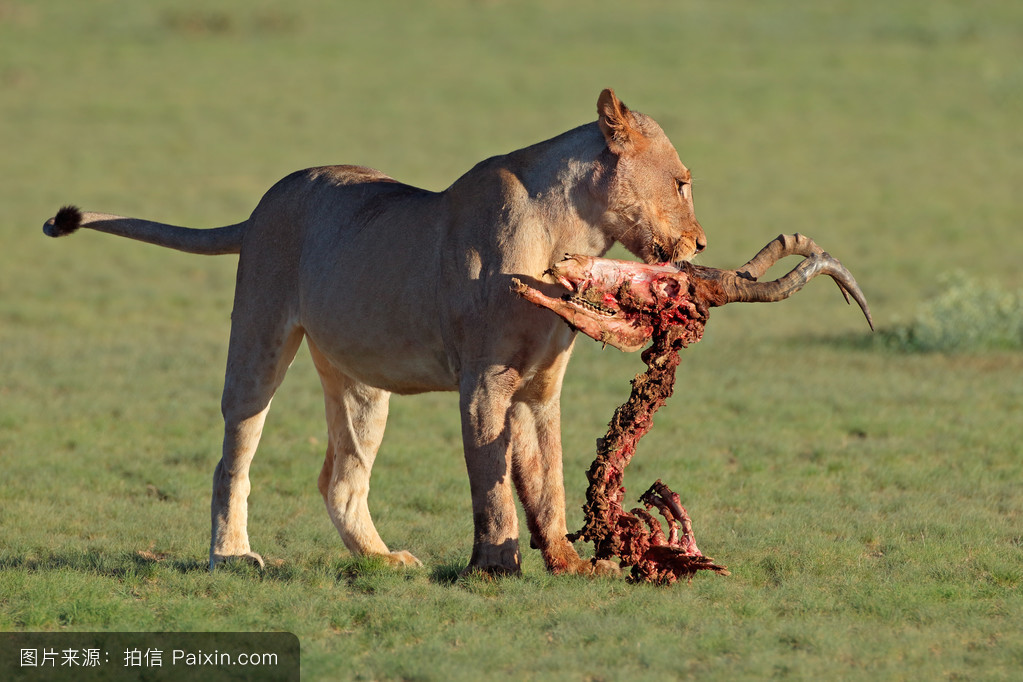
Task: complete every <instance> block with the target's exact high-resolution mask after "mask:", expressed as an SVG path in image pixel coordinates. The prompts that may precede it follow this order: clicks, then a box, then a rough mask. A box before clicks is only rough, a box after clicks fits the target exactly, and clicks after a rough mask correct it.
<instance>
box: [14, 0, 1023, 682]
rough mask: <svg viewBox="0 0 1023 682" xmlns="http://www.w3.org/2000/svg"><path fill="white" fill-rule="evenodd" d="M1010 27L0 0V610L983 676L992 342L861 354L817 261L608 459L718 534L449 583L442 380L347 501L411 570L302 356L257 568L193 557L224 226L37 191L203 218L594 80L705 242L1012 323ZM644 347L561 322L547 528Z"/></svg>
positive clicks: (688, 12)
mask: <svg viewBox="0 0 1023 682" xmlns="http://www.w3.org/2000/svg"><path fill="white" fill-rule="evenodd" d="M1021 27H1023V6H1020V4H1019V3H1017V2H1008V1H1005V2H988V3H982V4H981V5H980V6H978V7H974V6H967V5H965V4H962V3H957V2H952V1H951V0H947V1H946V0H938V1H927V2H924V1H923V0H921V1H916V2H902V3H890V2H876V1H873V0H871V1H868V2H855V3H854V2H846V1H844V0H843V1H842V2H834V3H810V2H778V3H770V4H765V3H757V2H752V1H744V2H731V3H720V2H719V3H713V2H704V1H700V0H686V1H684V2H674V3H661V2H652V1H641V2H636V3H630V4H629V5H628V7H625V6H623V5H622V4H621V3H610V2H604V1H603V0H600V1H598V2H590V3H571V2H560V1H559V2H548V3H539V2H536V3H532V2H531V3H510V2H469V1H467V0H466V1H461V0H445V1H444V2H441V3H428V4H423V5H421V6H420V5H408V4H406V3H396V2H389V1H383V0H382V1H378V2H376V3H373V4H372V5H369V4H367V5H365V6H359V7H354V6H352V5H350V4H348V3H332V2H293V3H288V4H287V5H281V4H279V3H271V2H246V3H242V2H230V1H227V0H219V1H217V2H212V3H210V2H198V1H197V0H184V1H182V0H176V1H175V2H170V1H161V2H150V3H133V2H126V1H114V0H110V1H109V2H104V3H82V2H71V1H66V2H58V1H56V0H54V1H52V2H47V3H34V2H28V1H27V0H0V92H2V95H0V149H2V150H3V153H2V154H0V178H2V179H3V182H2V183H0V206H3V208H4V219H3V220H2V221H0V471H2V472H3V475H2V477H0V630H26V631H34V630H46V631H52V630H62V629H67V630H78V631H90V630H126V631H135V630H167V631H203V630H225V631H230V630H289V631H292V632H294V633H296V634H297V635H298V636H299V638H300V640H301V643H302V652H303V673H304V675H303V677H304V679H312V680H320V679H323V680H327V679H344V678H361V679H438V680H443V679H478V678H479V677H480V676H481V674H483V673H482V672H481V671H493V675H490V676H498V675H500V674H501V673H507V676H508V677H510V678H512V679H521V678H526V679H529V678H532V679H568V680H575V679H578V680H584V679H591V680H597V679H606V680H614V679H665V678H668V679H671V678H676V677H685V676H692V677H696V676H702V677H705V678H709V679H751V680H759V679H764V678H767V677H781V678H786V677H788V678H795V679H834V678H841V679H995V680H997V679H1014V678H1015V677H1016V676H1018V672H1019V670H1020V669H1021V668H1023V635H1021V634H1020V629H1019V623H1020V622H1023V597H1021V596H1020V595H1021V588H1023V584H1021V583H1023V532H1021V531H1020V528H1021V519H1023V492H1021V491H1023V487H1021V485H1020V482H1021V480H1023V460H1021V458H1020V445H1019V444H1020V443H1023V423H1021V421H1020V419H1019V415H1020V413H1021V410H1023V381H1021V378H1023V355H1021V354H1020V352H1019V351H1018V345H1012V344H1007V343H1001V342H999V343H987V342H985V343H982V344H980V345H976V344H974V345H968V346H967V348H966V350H965V351H964V350H961V346H957V345H951V346H949V345H944V346H938V352H928V353H905V352H893V350H892V349H891V348H890V347H889V346H888V345H886V344H885V343H879V342H871V341H868V340H867V336H866V333H865V325H864V324H863V321H862V319H861V318H859V317H858V312H857V311H856V310H855V308H849V307H847V306H845V305H843V304H841V299H840V298H839V297H838V295H837V293H836V292H835V290H834V287H833V286H831V285H830V284H827V283H824V282H815V283H813V284H811V285H810V286H809V287H807V289H806V290H804V291H803V292H801V293H800V294H799V295H798V296H797V297H795V298H794V299H792V300H790V301H786V302H784V303H779V304H776V305H771V306H739V305H735V306H729V307H727V308H724V309H721V310H715V311H714V313H713V316H712V319H711V322H710V324H709V325H708V328H707V333H706V336H705V338H704V340H703V341H702V342H701V343H700V344H698V345H696V346H694V347H692V348H690V349H688V350H687V351H685V353H684V355H683V364H682V366H681V368H680V374H679V381H678V389H677V393H676V395H675V397H673V398H672V400H671V401H670V402H669V403H668V405H667V406H666V407H665V408H664V409H663V410H662V411H661V413H659V415H658V421H657V427H656V428H655V429H654V430H653V431H652V432H651V434H650V435H649V436H647V438H646V439H644V441H643V443H642V446H641V449H640V452H639V454H638V456H637V457H636V459H635V460H634V462H633V464H632V466H631V467H630V470H629V472H628V475H627V478H626V483H627V485H628V486H629V491H630V494H632V493H635V494H636V495H638V494H639V493H640V492H641V491H642V490H643V489H645V487H646V486H647V485H648V484H649V483H650V482H652V481H653V480H654V479H656V478H659V477H660V478H663V479H664V481H665V482H666V483H668V484H669V485H670V486H672V487H673V488H674V489H675V490H678V491H679V492H680V493H681V494H682V497H683V500H684V502H685V504H686V505H687V508H688V509H689V511H690V513H691V515H692V517H693V520H694V524H695V526H696V533H697V537H698V540H699V543H700V546H701V548H702V549H703V550H704V551H705V552H707V553H708V554H710V555H711V556H713V557H715V559H718V560H719V561H721V562H722V563H725V564H727V565H728V566H729V567H730V568H731V569H732V576H730V577H727V578H722V577H718V576H712V575H699V576H697V577H696V579H695V580H694V581H693V582H692V584H690V585H684V584H683V585H678V586H676V587H674V588H672V589H660V588H653V587H649V586H631V585H627V584H624V583H621V582H613V581H603V580H597V581H589V580H582V579H574V578H552V577H550V576H548V575H547V574H546V573H545V572H544V571H543V567H542V564H541V562H540V559H539V557H538V556H537V553H536V552H534V551H530V550H525V556H524V576H523V577H522V578H519V579H508V580H501V581H488V580H483V579H479V578H469V579H459V578H457V573H458V570H459V569H460V568H461V567H462V566H463V565H464V564H465V562H466V561H467V559H468V556H469V552H470V549H471V532H472V530H471V511H470V505H469V493H468V482H467V480H466V476H465V473H464V464H463V462H462V456H461V453H460V440H461V439H460V435H459V433H460V431H459V423H458V415H457V398H456V396H454V395H444V394H436V395H425V396H418V397H413V398H396V399H395V400H394V401H393V403H392V416H391V423H390V428H389V430H388V433H387V436H386V438H385V441H384V446H383V451H382V453H381V456H380V458H379V460H378V463H377V466H376V471H375V476H374V479H373V480H374V487H373V493H372V495H371V506H372V509H373V513H374V516H375V519H376V521H377V523H378V526H379V528H380V531H381V534H382V535H383V536H384V538H385V540H386V541H387V542H388V543H389V544H391V545H392V546H394V547H395V548H403V549H409V550H410V551H412V552H413V553H415V554H416V555H417V556H419V557H420V558H421V559H423V561H424V562H425V564H426V566H425V568H424V569H422V570H419V571H411V572H408V573H403V572H394V571H391V570H387V569H384V568H383V567H381V566H380V565H378V564H376V563H374V562H366V561H358V560H354V559H352V558H351V557H350V556H349V555H348V554H347V553H346V551H345V550H344V549H343V547H342V545H341V543H340V541H339V539H338V538H337V535H336V532H335V531H334V529H333V526H332V525H331V523H330V521H329V520H328V518H327V515H326V513H325V510H324V509H323V503H322V501H321V500H320V497H319V494H318V492H317V491H316V487H315V479H316V475H317V473H318V469H319V466H320V463H321V461H322V451H323V447H324V443H323V440H324V431H325V427H324V425H323V419H322V402H321V397H320V394H319V388H318V381H317V379H316V377H315V373H314V371H313V369H312V367H311V363H310V361H309V359H308V357H307V355H306V354H305V353H302V354H300V356H299V359H298V360H297V361H296V363H295V366H294V367H293V368H292V371H291V374H290V375H289V378H288V380H287V382H286V383H285V385H284V387H283V388H282V390H281V391H280V393H279V395H278V398H277V400H276V401H275V404H274V409H273V410H272V411H271V415H270V419H269V421H268V425H267V429H266V433H265V436H264V439H263V443H262V446H261V448H260V451H259V454H258V456H257V459H256V462H255V465H254V468H253V493H252V497H251V517H250V531H251V534H252V540H253V546H254V549H256V550H257V551H259V552H261V553H262V554H263V555H264V557H266V558H267V560H268V567H267V569H266V570H265V571H264V572H262V573H260V572H258V571H255V570H253V569H251V568H248V567H245V566H232V567H228V568H226V569H225V570H220V571H218V572H216V573H214V574H210V573H208V572H207V571H206V570H205V556H206V553H207V551H208V533H209V506H208V505H209V490H210V481H211V477H212V472H213V467H214V466H215V464H216V460H217V458H218V456H219V447H220V439H221V434H220V422H219V419H220V415H219V392H220V384H221V381H222V378H223V366H224V360H225V356H226V349H227V335H228V329H229V323H230V320H229V315H230V306H231V296H232V289H233V282H234V265H235V259H233V258H228V257H224V258H199V257H194V256H187V255H183V254H177V253H172V252H168V251H164V250H160V249H155V248H152V247H147V246H143V245H140V244H136V243H131V242H128V241H126V240H117V239H114V238H111V237H108V236H106V235H100V234H94V233H89V234H81V235H76V236H74V237H72V238H69V239H66V240H62V241H59V242H57V241H53V240H48V239H46V238H44V237H43V235H42V233H41V230H40V226H41V224H42V222H43V220H45V219H46V218H47V217H49V216H50V215H52V214H53V212H54V211H55V210H56V208H57V207H58V206H59V205H61V204H62V203H65V202H74V203H77V204H80V205H82V206H83V207H84V208H87V209H93V210H105V211H113V212H119V213H124V214H128V215H132V214H138V215H143V216H146V217H151V218H154V219H159V220H164V221H168V222H174V223H179V224H190V225H196V226H206V225H210V226H212V225H217V224H226V223H231V222H235V221H237V220H239V219H240V218H241V217H243V216H244V215H246V214H247V213H248V212H249V211H250V210H251V209H252V207H253V206H254V205H255V202H256V201H257V200H258V198H259V196H260V195H261V194H262V192H263V191H265V190H266V189H267V188H268V187H269V186H270V185H271V184H272V183H273V182H275V181H276V180H277V179H279V178H280V177H282V176H284V175H285V174H287V173H288V172H290V171H292V170H295V169H297V168H302V167H306V166H311V165H316V164H322V163H332V162H349V163H364V164H367V165H371V166H375V167H378V168H381V169H383V170H384V171H386V172H388V173H390V174H392V175H394V176H395V177H397V178H399V179H402V180H405V181H408V182H412V183H415V184H419V185H422V186H425V187H428V188H430V189H441V188H443V187H445V186H447V185H448V184H449V183H450V182H451V181H453V180H454V179H455V178H456V177H457V176H458V175H459V174H460V173H462V172H464V171H465V170H466V169H468V168H469V167H471V166H472V164H474V163H475V162H477V161H479V160H480V159H482V158H484V157H486V156H489V155H493V154H498V153H503V152H505V151H508V150H511V149H514V148H517V147H521V146H524V145H526V144H530V143H532V142H536V141H538V140H541V139H545V138H548V137H551V136H553V135H555V134H557V133H560V132H562V131H564V130H567V129H568V128H570V127H573V126H575V125H578V124H580V123H582V122H585V121H588V120H591V119H593V118H594V117H595V102H596V97H597V94H598V92H599V91H600V89H601V88H602V87H606V86H612V87H614V88H615V89H616V91H617V92H618V94H619V95H620V96H621V97H622V98H623V99H624V100H625V101H626V102H627V103H628V104H629V105H630V106H633V107H635V108H637V109H640V110H642V111H644V112H646V113H649V114H651V115H653V116H654V117H655V118H657V120H658V121H660V122H661V124H662V126H663V127H664V128H665V130H666V131H667V133H668V134H669V136H670V137H671V138H672V139H673V140H674V141H675V143H676V146H677V147H678V148H679V151H680V154H681V156H682V158H683V160H684V161H685V162H686V163H687V165H689V166H690V167H691V168H692V169H693V172H694V175H695V178H696V200H697V211H698V215H699V217H700V220H701V222H702V224H703V225H704V227H705V228H706V231H707V234H708V238H709V242H710V246H709V248H708V250H707V252H706V254H705V255H704V256H702V258H701V262H703V263H705V264H709V265H716V266H721V267H725V266H735V265H738V264H740V263H741V262H743V261H744V260H745V259H747V258H749V257H750V256H751V255H752V254H753V253H755V251H756V250H757V249H759V248H760V247H761V246H762V245H763V244H764V243H766V242H767V241H768V240H769V239H771V238H772V237H774V236H775V235H776V234H778V233H779V232H782V231H786V232H794V231H800V232H803V233H806V234H809V235H811V236H813V237H814V239H815V240H817V241H818V243H820V244H821V245H822V246H823V247H824V248H826V249H828V250H829V251H831V252H832V253H833V254H835V255H836V256H838V257H839V258H840V259H841V260H842V261H843V263H845V264H846V265H847V266H848V267H849V268H850V269H851V270H852V271H853V272H854V273H855V275H856V277H857V279H858V281H859V282H860V284H861V285H862V287H863V290H864V291H865V293H866V295H867V297H868V299H869V301H870V303H871V307H872V310H873V312H874V319H875V321H876V323H877V325H878V327H879V332H880V334H879V335H880V336H882V337H884V338H889V337H895V338H901V337H898V335H899V334H904V335H905V334H908V332H905V330H906V329H911V328H920V329H923V327H922V326H921V325H922V324H923V323H920V322H919V320H922V319H925V318H926V316H927V315H932V318H933V317H934V315H935V314H936V315H937V319H939V320H941V321H943V322H945V323H950V325H949V326H946V327H944V328H942V329H944V331H943V332H942V333H947V332H948V330H949V329H951V330H952V331H954V332H955V334H956V335H958V336H959V337H969V336H970V334H972V333H973V331H985V330H990V329H993V328H995V327H996V325H997V324H1000V323H1001V322H1004V323H1005V324H1011V323H1012V322H1013V321H1015V322H1016V323H1017V324H1018V322H1019V320H1018V317H1019V307H1018V299H1017V305H1016V307H1012V306H1007V307H1000V304H999V303H998V301H999V300H1001V299H1003V298H1005V296H1007V295H1009V296H1011V294H1008V293H1006V292H1018V291H1019V290H1020V289H1021V287H1023V276H1021V271H1020V268H1019V264H1018V260H1019V254H1020V253H1021V252H1023V232H1021V231H1020V225H1021V224H1023V208H1021V207H1023V204H1021V203H1020V201H1019V189H1018V186H1019V181H1020V178H1023V127H1021V126H1020V125H1019V121H1020V120H1023V29H1021ZM616 253H618V252H616ZM955 272H962V273H963V277H964V279H963V280H962V281H961V282H960V284H959V285H958V286H956V287H953V288H952V289H949V288H947V286H946V284H945V281H946V278H947V277H948V276H949V275H950V273H955ZM971 282H972V283H974V284H970V283H971ZM977 282H982V283H983V284H976V283H977ZM950 292H951V293H950ZM991 292H995V293H993V294H992V293H991ZM943 301H944V302H946V303H942V302H943ZM946 304H947V307H945V308H942V307H941V306H942V305H946ZM1003 310H1004V311H1006V312H1004V313H1003V312H999V311H1003ZM935 311H937V312H936V313H935ZM992 311H994V312H992ZM932 313H933V314H932ZM928 319H929V318H928ZM1000 321H1001V322H1000ZM913 325H916V327H914V326H913ZM1017 329H1018V327H1017ZM914 338H920V337H919V333H917V336H916V337H914ZM922 348H923V346H920V345H918V346H915V347H913V348H911V349H910V350H917V349H922ZM1014 349H1015V350H1014ZM949 350H956V351H957V352H956V353H955V354H951V353H949V352H946V351H949ZM640 369H641V365H640V361H639V358H638V356H636V355H623V354H620V353H617V352H616V351H612V350H605V351H601V350H600V349H599V348H598V347H597V346H596V344H590V343H587V342H586V340H585V339H583V340H581V341H580V345H579V348H578V350H577V353H576V357H575V358H574V360H573V364H572V365H571V367H570V369H569V373H568V378H567V380H566V386H565V392H564V399H563V403H564V424H563V432H564V440H565V446H566V455H565V472H566V485H567V489H568V494H569V514H570V526H573V527H578V525H579V523H580V522H581V510H580V507H581V504H582V498H583V494H584V492H585V477H584V472H585V470H586V467H587V466H588V464H589V462H590V460H591V459H592V457H593V453H594V440H595V438H596V437H597V436H599V435H602V434H603V432H604V429H605V427H606V422H607V419H608V418H609V417H610V415H611V413H612V411H613V410H614V408H615V406H617V405H618V404H619V403H620V402H621V401H622V400H624V399H625V397H626V396H627V394H628V380H629V379H630V378H631V377H632V376H633V375H634V374H635V373H636V372H638V371H639V370H640ZM524 545H525V543H524ZM584 549H585V548H584Z"/></svg>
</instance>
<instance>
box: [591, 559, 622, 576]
mask: <svg viewBox="0 0 1023 682" xmlns="http://www.w3.org/2000/svg"><path fill="white" fill-rule="evenodd" d="M590 565H591V566H592V569H591V572H590V575H594V576H608V577H611V578H620V577H622V567H621V566H619V565H618V564H617V563H615V562H614V561H608V560H607V559H594V560H593V562H592V563H591V564H590Z"/></svg>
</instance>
